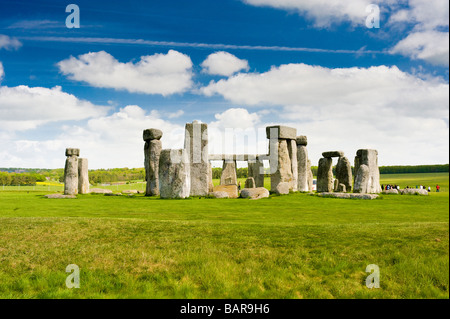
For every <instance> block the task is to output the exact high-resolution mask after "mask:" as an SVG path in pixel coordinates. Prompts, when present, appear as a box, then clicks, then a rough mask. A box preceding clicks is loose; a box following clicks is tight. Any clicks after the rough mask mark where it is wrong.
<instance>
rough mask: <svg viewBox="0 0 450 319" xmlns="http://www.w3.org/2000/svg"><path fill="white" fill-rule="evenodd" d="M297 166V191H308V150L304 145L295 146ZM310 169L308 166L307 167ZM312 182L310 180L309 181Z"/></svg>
mask: <svg viewBox="0 0 450 319" xmlns="http://www.w3.org/2000/svg"><path fill="white" fill-rule="evenodd" d="M297 162H298V163H297V166H298V191H299V192H308V191H310V190H311V189H309V183H308V182H309V180H308V178H309V171H308V150H307V149H306V146H304V145H298V146H297ZM309 170H310V168H309ZM311 182H312V181H311Z"/></svg>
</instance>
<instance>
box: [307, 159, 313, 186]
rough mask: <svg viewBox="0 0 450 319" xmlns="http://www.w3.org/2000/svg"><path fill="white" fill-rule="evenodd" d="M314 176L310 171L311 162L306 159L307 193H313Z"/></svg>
mask: <svg viewBox="0 0 450 319" xmlns="http://www.w3.org/2000/svg"><path fill="white" fill-rule="evenodd" d="M313 183H314V175H313V172H312V169H311V160H309V159H308V192H312V191H313Z"/></svg>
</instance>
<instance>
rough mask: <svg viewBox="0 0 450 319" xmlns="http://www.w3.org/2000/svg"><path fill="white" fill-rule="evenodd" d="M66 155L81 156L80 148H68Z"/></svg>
mask: <svg viewBox="0 0 450 319" xmlns="http://www.w3.org/2000/svg"><path fill="white" fill-rule="evenodd" d="M66 156H80V149H79V148H66Z"/></svg>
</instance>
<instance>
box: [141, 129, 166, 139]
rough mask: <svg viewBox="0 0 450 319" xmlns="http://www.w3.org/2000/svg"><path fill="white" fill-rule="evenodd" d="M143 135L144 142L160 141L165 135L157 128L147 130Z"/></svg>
mask: <svg viewBox="0 0 450 319" xmlns="http://www.w3.org/2000/svg"><path fill="white" fill-rule="evenodd" d="M142 135H143V136H142V137H143V139H144V141H149V140H160V139H161V137H162V135H163V133H162V131H161V130H158V129H156V128H149V129H147V130H144V133H143V134H142Z"/></svg>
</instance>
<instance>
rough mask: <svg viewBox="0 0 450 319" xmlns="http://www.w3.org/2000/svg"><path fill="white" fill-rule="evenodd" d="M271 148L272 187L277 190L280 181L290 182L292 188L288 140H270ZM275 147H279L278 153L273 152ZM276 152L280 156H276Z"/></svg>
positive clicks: (272, 189) (274, 190) (273, 190)
mask: <svg viewBox="0 0 450 319" xmlns="http://www.w3.org/2000/svg"><path fill="white" fill-rule="evenodd" d="M269 148H270V150H269V151H270V173H271V175H270V189H271V191H272V192H276V191H277V190H276V189H277V186H278V184H280V183H288V185H289V188H290V189H292V181H293V178H292V164H291V159H290V157H289V149H288V146H287V141H286V140H278V141H274V140H271V141H269ZM273 149H277V151H278V153H277V152H275V153H273V151H272V150H273ZM274 154H276V155H278V156H274Z"/></svg>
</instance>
